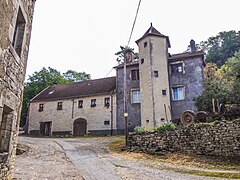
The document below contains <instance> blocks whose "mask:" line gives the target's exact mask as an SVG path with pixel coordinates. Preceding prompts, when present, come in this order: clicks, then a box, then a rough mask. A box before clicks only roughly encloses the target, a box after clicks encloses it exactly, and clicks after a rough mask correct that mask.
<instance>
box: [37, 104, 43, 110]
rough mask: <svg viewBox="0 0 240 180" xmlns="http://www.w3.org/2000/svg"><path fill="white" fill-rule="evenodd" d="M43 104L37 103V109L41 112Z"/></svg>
mask: <svg viewBox="0 0 240 180" xmlns="http://www.w3.org/2000/svg"><path fill="white" fill-rule="evenodd" d="M43 107H44V104H39V107H38V111H39V112H41V111H43Z"/></svg>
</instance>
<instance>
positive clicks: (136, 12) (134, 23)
mask: <svg viewBox="0 0 240 180" xmlns="http://www.w3.org/2000/svg"><path fill="white" fill-rule="evenodd" d="M141 1H142V0H139V3H138V7H137V12H136V15H135V19H134V22H133V26H132V30H131V33H130V37H129V39H128V43H127V46H128V45H129V43H130V41H131V38H132V33H133V29H134V27H135V23H136V21H137V16H138V11H139V8H140V5H141Z"/></svg>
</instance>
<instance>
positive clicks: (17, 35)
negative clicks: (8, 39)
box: [12, 8, 26, 57]
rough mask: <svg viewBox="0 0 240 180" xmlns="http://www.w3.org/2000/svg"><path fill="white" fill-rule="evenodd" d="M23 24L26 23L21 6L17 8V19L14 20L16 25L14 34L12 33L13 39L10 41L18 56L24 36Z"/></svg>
mask: <svg viewBox="0 0 240 180" xmlns="http://www.w3.org/2000/svg"><path fill="white" fill-rule="evenodd" d="M25 24H26V21H25V19H24V16H23V13H22V11H21V8H19V10H18V15H17V21H16V25H15V29H14V34H13V41H12V45H13V47H14V48H15V51H16V53H17V54H18V56H19V57H20V56H21V53H22V44H23V37H24V31H25Z"/></svg>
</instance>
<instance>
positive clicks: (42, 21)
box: [26, 0, 240, 80]
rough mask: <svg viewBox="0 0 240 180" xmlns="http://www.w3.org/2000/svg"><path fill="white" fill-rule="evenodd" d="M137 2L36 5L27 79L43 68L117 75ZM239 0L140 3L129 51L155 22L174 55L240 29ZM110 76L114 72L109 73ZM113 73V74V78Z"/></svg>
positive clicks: (46, 1)
mask: <svg viewBox="0 0 240 180" xmlns="http://www.w3.org/2000/svg"><path fill="white" fill-rule="evenodd" d="M138 3H139V0H101V1H100V0H87V1H83V0H37V1H36V6H35V12H34V17H33V29H32V36H31V43H30V50H29V57H28V65H27V74H26V80H27V79H28V77H29V75H32V74H33V73H34V72H36V71H40V70H41V69H42V68H43V67H46V68H47V67H51V68H54V69H57V70H58V71H60V72H61V73H64V72H66V71H67V70H75V71H77V72H83V71H84V72H86V73H89V74H90V75H91V78H92V79H97V78H104V77H106V76H107V74H108V76H115V74H116V73H115V70H112V71H111V69H112V67H114V66H115V65H117V61H116V58H117V56H116V55H114V54H115V53H116V52H118V51H119V50H120V46H126V45H127V43H128V39H129V36H130V32H131V28H132V25H133V21H134V18H135V14H136V10H137V6H138ZM238 5H239V0H201V1H200V0H164V1H163V0H142V1H141V6H140V9H139V13H138V17H137V21H136V24H135V28H134V31H133V35H132V38H131V41H130V44H129V46H130V47H132V48H134V50H135V51H136V52H138V47H137V45H136V43H135V41H136V40H137V39H139V38H140V37H141V36H142V35H143V34H144V33H145V32H146V30H147V29H148V28H149V27H150V24H151V23H152V24H153V26H154V27H155V28H156V29H157V30H158V31H159V32H160V33H162V34H164V35H167V36H169V38H170V43H171V48H170V49H169V52H170V53H171V54H174V53H181V52H184V51H185V50H186V48H187V46H188V44H189V42H190V40H191V39H194V40H195V41H196V43H198V42H200V41H203V40H207V39H208V38H209V37H211V36H215V35H217V34H218V33H219V32H221V31H229V30H236V31H239V30H240V24H239V18H240V11H239V6H238ZM110 71H111V72H110ZM109 72H110V73H109Z"/></svg>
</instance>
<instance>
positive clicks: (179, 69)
mask: <svg viewBox="0 0 240 180" xmlns="http://www.w3.org/2000/svg"><path fill="white" fill-rule="evenodd" d="M171 72H172V73H183V63H178V64H172V65H171Z"/></svg>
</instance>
